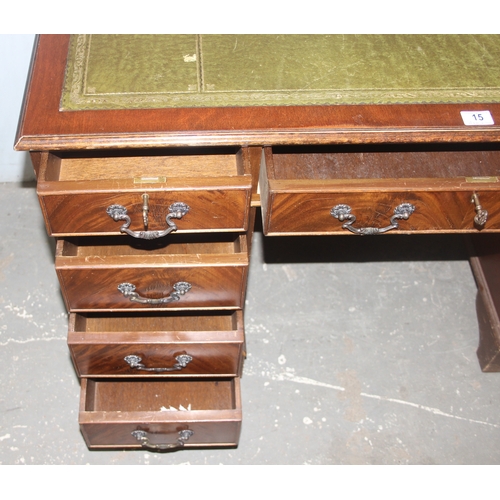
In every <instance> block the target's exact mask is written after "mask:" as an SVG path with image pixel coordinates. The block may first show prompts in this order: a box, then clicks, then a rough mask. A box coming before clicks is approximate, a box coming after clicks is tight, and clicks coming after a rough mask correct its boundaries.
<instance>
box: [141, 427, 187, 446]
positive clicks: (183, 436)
mask: <svg viewBox="0 0 500 500" xmlns="http://www.w3.org/2000/svg"><path fill="white" fill-rule="evenodd" d="M131 434H132V436H134V437H135V439H137V441H139V443H141V446H142V447H143V448H145V449H147V450H151V451H175V450H180V449H182V448H184V444H185V443H186V441H188V440H189V438H190V437H191V436H192V435H193V434H194V431H192V430H191V429H184V430H182V431H179V437H178V438H177V442H176V443H171V444H153V443H151V442H150V441H149V437H148V433H147V432H146V431H141V430H136V431H132V433H131Z"/></svg>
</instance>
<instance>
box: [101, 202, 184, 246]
mask: <svg viewBox="0 0 500 500" xmlns="http://www.w3.org/2000/svg"><path fill="white" fill-rule="evenodd" d="M146 196H147V195H146ZM147 200H148V198H145V197H143V221H144V227H145V228H146V231H132V230H130V229H129V227H130V224H131V222H132V220H131V219H130V217H129V216H128V215H127V209H126V208H125V207H124V206H123V205H110V206H109V207H108V208H107V209H106V213H107V214H108V215H109V216H110V217H111V218H112V219H113V220H114V221H119V220H123V221H125V224H123V226H122V227H121V228H120V231H121V232H122V233H127V234H129V235H130V236H133V237H134V238H141V239H143V240H155V239H157V238H162V237H163V236H166V235H167V234H169V233H171V232H172V231H177V226H176V225H175V223H174V222H172V219H182V217H183V216H184V215H186V214H187V213H188V212H189V206H188V205H186V204H185V203H182V202H176V203H173V204H172V205H170V206H169V207H168V210H169V213H168V214H167V216H166V218H165V220H166V222H167V225H168V227H167V228H166V229H164V230H163V231H147V225H148V217H147V212H148V211H149V207H148V205H147Z"/></svg>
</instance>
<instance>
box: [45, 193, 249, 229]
mask: <svg viewBox="0 0 500 500" xmlns="http://www.w3.org/2000/svg"><path fill="white" fill-rule="evenodd" d="M38 194H39V198H40V205H41V207H42V211H43V213H44V217H45V221H46V225H47V230H48V233H49V234H50V235H51V236H71V235H99V234H109V235H113V234H115V235H116V234H120V233H121V232H123V231H122V230H121V229H122V228H123V227H124V225H126V223H127V221H126V219H125V217H129V218H130V224H129V225H128V227H127V228H124V230H125V229H129V230H130V231H132V232H134V233H136V234H138V233H140V232H141V231H145V230H146V228H145V225H144V223H143V206H144V198H143V194H147V196H148V226H147V231H149V232H150V234H151V233H152V232H153V231H158V232H165V231H166V230H168V229H170V228H171V227H172V226H171V224H175V227H176V229H175V231H176V232H181V233H182V232H187V233H189V232H203V231H244V230H246V229H247V219H248V211H249V204H250V186H249V185H247V186H237V187H235V188H234V189H230V188H229V187H228V186H227V185H226V186H225V187H222V186H221V187H219V188H217V189H213V190H206V189H193V190H189V191H188V190H180V191H176V192H169V191H168V189H166V190H165V191H164V192H151V190H147V189H141V190H139V191H137V192H133V193H123V192H119V191H117V192H111V193H110V192H104V193H102V192H94V193H70V194H68V193H67V192H63V193H50V194H49V193H46V192H44V190H43V186H40V185H39V189H38ZM178 203H182V204H184V205H185V206H186V207H188V211H187V213H185V214H183V215H182V217H180V218H175V217H172V215H171V214H172V213H175V208H176V207H177V206H178V205H176V204H178ZM116 205H118V206H120V207H123V208H122V212H124V211H126V213H125V215H123V216H122V218H121V219H119V220H114V219H113V218H112V216H110V215H109V214H108V208H109V207H113V206H116ZM167 217H169V222H170V224H169V223H168V222H167ZM173 231H174V230H172V232H173Z"/></svg>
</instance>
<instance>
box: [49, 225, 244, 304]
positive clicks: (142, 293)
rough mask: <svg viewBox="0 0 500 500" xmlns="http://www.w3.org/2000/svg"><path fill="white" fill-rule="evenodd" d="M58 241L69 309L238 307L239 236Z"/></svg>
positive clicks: (58, 263) (58, 264) (60, 272)
mask: <svg viewBox="0 0 500 500" xmlns="http://www.w3.org/2000/svg"><path fill="white" fill-rule="evenodd" d="M169 242H170V243H168V244H166V243H162V241H161V240H156V241H155V242H153V241H147V242H143V241H140V240H136V239H135V238H132V237H129V236H117V237H85V238H69V239H61V240H59V241H58V242H57V247H56V261H55V264H56V271H57V274H58V277H59V282H60V284H61V289H62V292H63V296H64V298H65V301H66V305H67V307H68V310H70V311H82V310H93V311H104V310H108V311H112V310H123V309H149V310H158V309H162V310H166V309H169V310H170V309H186V308H188V309H237V308H241V307H242V306H243V296H244V293H245V284H246V275H247V271H248V249H247V240H246V236H245V235H234V234H227V233H224V234H220V235H219V234H205V235H180V234H176V235H173V236H172V238H171V239H169Z"/></svg>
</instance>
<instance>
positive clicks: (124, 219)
mask: <svg viewBox="0 0 500 500" xmlns="http://www.w3.org/2000/svg"><path fill="white" fill-rule="evenodd" d="M250 191H251V175H250V167H249V159H248V151H247V150H245V149H239V150H237V149H235V148H223V149H220V148H218V149H215V148H205V149H201V148H191V149H190V150H185V149H158V150H125V151H91V152H85V151H82V152H53V153H43V154H42V158H41V164H40V172H39V176H38V195H39V198H40V204H41V207H42V210H43V213H44V217H45V222H46V225H47V230H48V232H49V234H50V235H52V236H70V235H99V234H100V235H102V234H120V233H128V234H131V235H132V236H135V237H138V238H144V239H155V238H157V237H162V236H165V235H166V234H169V233H170V232H173V231H178V232H205V231H217V232H219V231H244V230H246V228H247V220H248V211H249V207H250V197H251V193H250Z"/></svg>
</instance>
